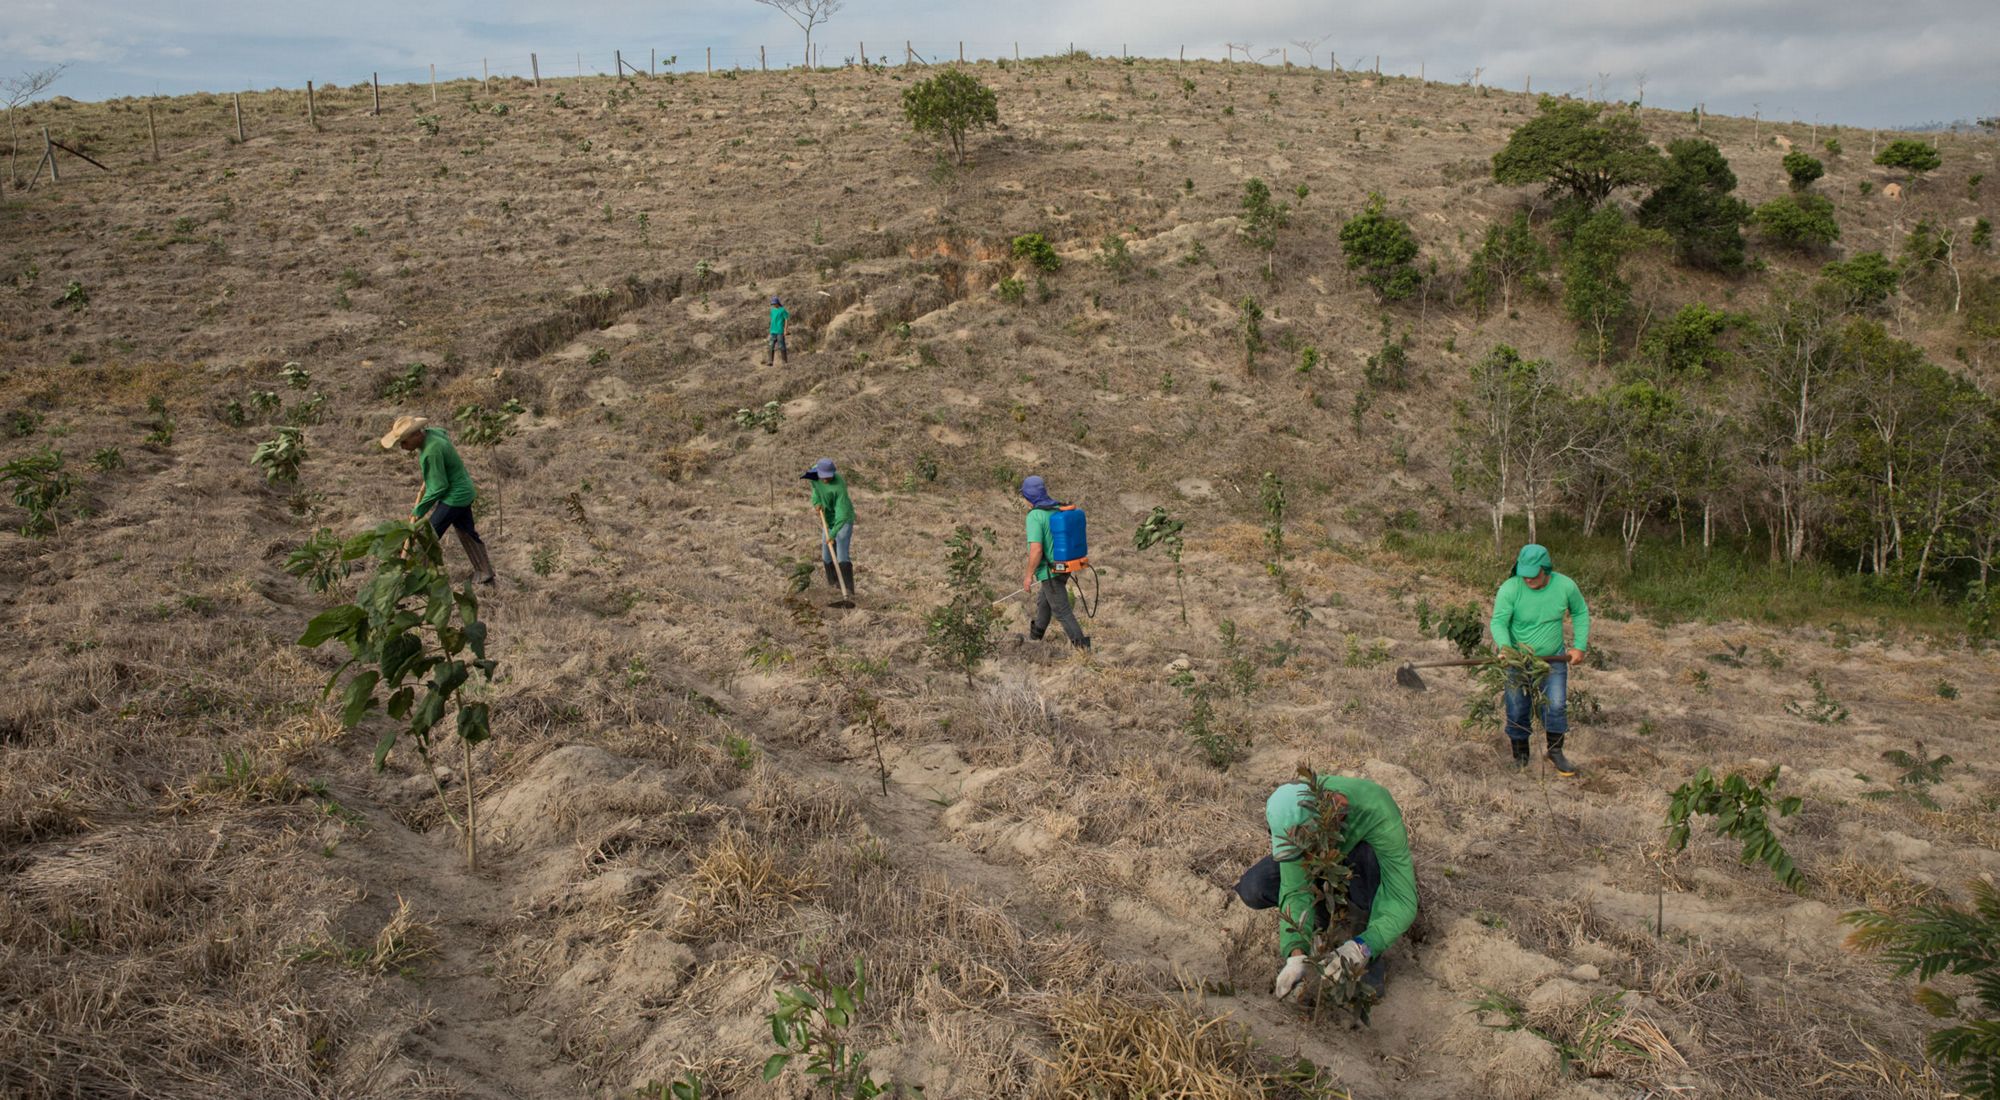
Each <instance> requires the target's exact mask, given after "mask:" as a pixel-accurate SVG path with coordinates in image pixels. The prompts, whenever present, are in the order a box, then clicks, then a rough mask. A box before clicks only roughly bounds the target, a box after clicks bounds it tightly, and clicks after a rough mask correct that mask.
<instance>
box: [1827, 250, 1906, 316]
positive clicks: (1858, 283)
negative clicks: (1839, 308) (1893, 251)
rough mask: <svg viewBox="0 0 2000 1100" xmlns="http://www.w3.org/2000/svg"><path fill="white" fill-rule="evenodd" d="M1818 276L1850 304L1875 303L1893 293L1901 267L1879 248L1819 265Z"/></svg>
mask: <svg viewBox="0 0 2000 1100" xmlns="http://www.w3.org/2000/svg"><path fill="white" fill-rule="evenodd" d="M1819 277H1820V279H1821V280H1822V281H1823V282H1825V284H1826V285H1827V286H1828V287H1829V288H1831V289H1832V290H1833V291H1834V292H1835V293H1836V294H1838V295H1839V296H1840V297H1841V298H1842V299H1844V300H1845V301H1846V302H1847V303H1848V305H1849V308H1858V307H1862V306H1872V305H1876V304H1878V303H1880V302H1882V301H1884V300H1886V299H1887V298H1888V297H1889V295H1891V294H1893V293H1895V291H1896V287H1897V285H1898V284H1899V283H1901V282H1902V279H1903V272H1902V269H1901V268H1899V267H1897V266H1896V264H1895V263H1893V262H1891V261H1890V260H1889V259H1888V257H1886V256H1884V255H1882V254H1881V253H1880V252H1863V253H1861V254H1859V255H1856V256H1852V257H1849V258H1848V259H1845V260H1835V261H1833V262H1832V263H1829V264H1827V265H1826V266H1825V267H1822V268H1820V269H1819Z"/></svg>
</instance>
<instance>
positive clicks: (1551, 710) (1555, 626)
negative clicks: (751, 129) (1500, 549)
mask: <svg viewBox="0 0 2000 1100" xmlns="http://www.w3.org/2000/svg"><path fill="white" fill-rule="evenodd" d="M1565 612H1567V613H1568V614H1569V622H1570V626H1571V628H1572V629H1573V630H1574V631H1575V632H1576V641H1575V643H1574V644H1572V645H1564V644H1563V614H1564V613H1565ZM1488 627H1489V629H1491V630H1492V632H1493V644H1494V645H1497V646H1499V647H1500V648H1502V649H1507V648H1510V647H1518V648H1525V649H1528V650H1529V651H1531V652H1533V653H1534V654H1535V655H1536V656H1537V657H1540V658H1542V659H1543V660H1545V661H1547V662H1548V663H1549V673H1548V676H1547V678H1546V679H1544V680H1543V681H1542V695H1543V696H1544V697H1545V698H1546V699H1547V700H1548V701H1547V703H1546V704H1544V705H1543V707H1542V732H1543V733H1545V734H1547V735H1548V739H1549V749H1548V752H1547V753H1546V754H1545V755H1547V756H1548V758H1549V763H1550V764H1552V765H1554V766H1555V769H1556V774H1557V775H1561V776H1565V777H1568V776H1574V775H1575V774H1576V766H1575V765H1573V764H1571V763H1570V762H1569V758H1568V757H1566V756H1564V755H1563V738H1564V736H1566V735H1567V734H1568V733H1569V715H1568V711H1567V704H1568V701H1569V674H1570V670H1571V669H1573V668H1576V667H1577V666H1579V665H1581V664H1583V655H1584V651H1585V647H1587V646H1588V645H1589V644H1590V607H1589V605H1588V604H1585V603H1584V602H1583V593H1582V592H1580V591H1578V590H1577V587H1576V582H1575V581H1573V580H1570V579H1569V578H1568V577H1566V576H1564V575H1563V574H1561V573H1558V572H1556V569H1555V563H1554V562H1552V561H1550V560H1549V552H1548V550H1547V549H1546V548H1545V547H1543V546H1541V545H1539V544H1537V543H1532V542H1531V543H1529V544H1528V545H1526V546H1523V547H1521V553H1520V556H1518V557H1517V558H1515V559H1514V573H1513V575H1512V576H1510V577H1508V578H1507V579H1506V580H1505V581H1504V582H1502V583H1501V585H1500V590H1499V591H1497V592H1495V593H1494V594H1493V621H1492V622H1491V623H1489V624H1488ZM1506 699H1507V720H1506V728H1507V740H1508V742H1509V743H1510V744H1511V745H1512V746H1513V749H1514V766H1515V767H1517V768H1525V767H1527V766H1528V741H1529V738H1531V737H1532V736H1534V732H1535V731H1534V725H1533V723H1534V709H1535V707H1534V698H1533V696H1532V694H1531V693H1530V692H1529V691H1528V685H1527V684H1524V683H1520V682H1518V678H1516V679H1515V680H1514V681H1512V682H1509V683H1508V685H1507V695H1506Z"/></svg>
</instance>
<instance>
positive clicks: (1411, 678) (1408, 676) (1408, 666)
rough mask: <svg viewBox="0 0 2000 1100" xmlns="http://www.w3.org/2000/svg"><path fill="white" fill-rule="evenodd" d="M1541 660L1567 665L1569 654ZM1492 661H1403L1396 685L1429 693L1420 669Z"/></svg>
mask: <svg viewBox="0 0 2000 1100" xmlns="http://www.w3.org/2000/svg"><path fill="white" fill-rule="evenodd" d="M1542 660H1544V661H1547V662H1548V663H1550V664H1552V665H1560V664H1567V663H1568V662H1569V654H1567V653H1558V654H1556V655H1555V656H1554V657H1544V658H1542ZM1493 661H1494V658H1492V657H1473V658H1470V659H1468V660H1463V661H1425V662H1423V663H1421V664H1412V663H1410V662H1408V661H1405V662H1404V663H1403V664H1402V666H1401V667H1399V668H1397V669H1396V683H1398V684H1400V685H1402V686H1403V687H1406V688H1409V689H1410V690H1411V691H1429V690H1430V685H1428V684H1426V683H1424V678H1423V677H1422V676H1419V675H1417V670H1418V669H1420V668H1471V667H1473V666H1475V665H1489V664H1492V663H1493Z"/></svg>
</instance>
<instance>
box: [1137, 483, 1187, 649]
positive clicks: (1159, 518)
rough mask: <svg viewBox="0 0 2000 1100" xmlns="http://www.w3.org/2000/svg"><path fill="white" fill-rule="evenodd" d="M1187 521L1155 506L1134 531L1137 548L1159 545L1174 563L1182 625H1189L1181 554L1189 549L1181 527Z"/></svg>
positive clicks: (1145, 548)
mask: <svg viewBox="0 0 2000 1100" xmlns="http://www.w3.org/2000/svg"><path fill="white" fill-rule="evenodd" d="M1185 525H1186V524H1185V522H1184V521H1182V520H1178V519H1175V518H1174V517H1173V516H1171V515H1169V514H1168V513H1167V510H1166V509H1165V508H1162V507H1159V506H1157V505H1156V506H1154V508H1153V510H1152V511H1151V512H1149V513H1147V515H1146V518H1145V519H1143V520H1140V521H1139V526H1138V529H1137V530H1135V531H1133V532H1132V546H1133V548H1134V549H1137V550H1150V549H1152V548H1153V547H1155V546H1157V547H1159V548H1160V550H1161V552H1163V553H1165V554H1166V555H1167V559H1168V560H1169V561H1171V562H1173V563H1174V591H1175V592H1176V593H1177V594H1178V595H1179V596H1180V604H1181V625H1182V626H1186V625H1187V588H1186V585H1185V583H1184V582H1183V579H1182V577H1183V574H1182V567H1181V554H1182V553H1184V552H1185V551H1186V549H1187V545H1186V543H1185V542H1183V541H1182V538H1181V529H1182V528H1183V527H1184V526H1185Z"/></svg>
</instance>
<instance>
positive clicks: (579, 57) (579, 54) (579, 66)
mask: <svg viewBox="0 0 2000 1100" xmlns="http://www.w3.org/2000/svg"><path fill="white" fill-rule="evenodd" d="M576 75H577V79H579V80H581V79H582V78H583V51H582V50H578V51H576Z"/></svg>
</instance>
